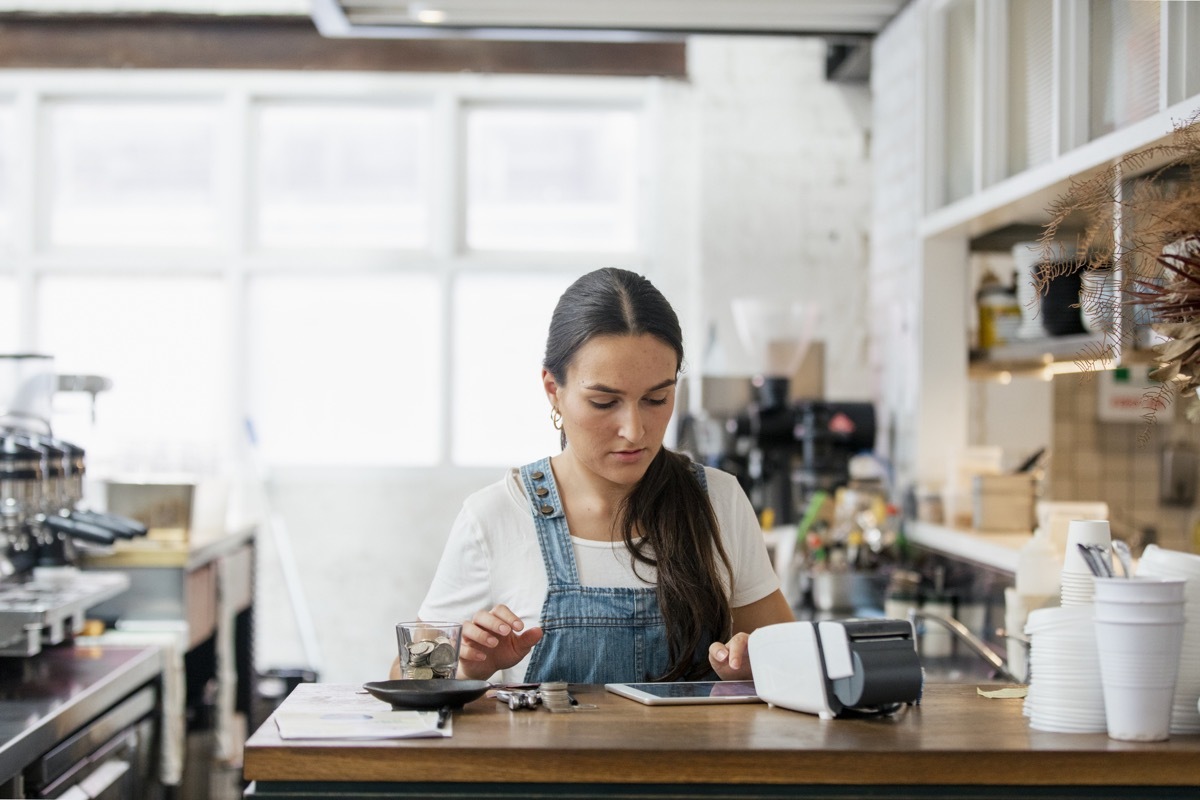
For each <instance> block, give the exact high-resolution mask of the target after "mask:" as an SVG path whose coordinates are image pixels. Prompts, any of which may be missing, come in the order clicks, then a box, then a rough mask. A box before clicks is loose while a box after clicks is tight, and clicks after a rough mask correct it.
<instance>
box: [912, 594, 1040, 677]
mask: <svg viewBox="0 0 1200 800" xmlns="http://www.w3.org/2000/svg"><path fill="white" fill-rule="evenodd" d="M918 620H924V621H926V622H936V623H937V624H939V625H941V626H942V627H943V628H946V629H947V630H949V631H950V632H951V633H953V634H954V635H955V636H957V637H958V638H959V639H961V640H962V641H963V642H965V643H966V644H967V646H968V647H970V648H971V650H973V651H974V652H975V654H976V655H978V656H979V657H980V658H982V659H983V660H984V661H986V662H987V663H988V664H990V665H991V666H992V668H993V669H994V670H996V672H997V673H998V674H999V675H1000V677H1002V678H1004V679H1005V680H1007V681H1012V682H1013V683H1024V681H1022V680H1021V679H1020V678H1018V677H1017V676H1016V675H1014V674H1013V673H1012V671H1011V670H1010V669H1009V668H1008V665H1007V664H1006V663H1004V659H1003V658H1001V657H1000V656H999V655H997V654H996V651H995V650H993V649H992V648H991V647H989V646H988V644H987V642H985V641H983V639H980V638H979V637H978V636H976V635H975V634H973V633H971V629H970V628H968V627H967V626H966V625H963V624H962V623H961V622H959V621H958V620H956V619H954V618H953V617H946V616H943V615H941V614H935V613H933V612H932V611H918V610H917V609H915V608H911V609H909V611H908V621H909V623H910V624H912V626H913V634H914V636H915V634H916V630H917V621H918Z"/></svg>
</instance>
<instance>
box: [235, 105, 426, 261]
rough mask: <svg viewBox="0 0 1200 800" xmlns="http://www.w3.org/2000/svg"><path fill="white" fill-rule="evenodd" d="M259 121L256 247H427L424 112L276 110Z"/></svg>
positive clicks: (263, 112)
mask: <svg viewBox="0 0 1200 800" xmlns="http://www.w3.org/2000/svg"><path fill="white" fill-rule="evenodd" d="M257 121H258V132H257V133H258V135H257V138H256V140H255V141H256V144H257V150H256V151H255V155H256V162H257V163H256V166H257V177H258V197H257V200H258V204H257V212H258V218H257V225H256V226H255V231H256V233H257V239H258V243H259V244H261V245H264V246H268V247H302V246H306V245H324V246H334V247H352V248H353V247H392V248H418V247H425V246H427V245H428V243H429V210H430V202H429V200H430V198H429V178H430V176H429V164H430V161H431V147H430V128H431V114H430V112H429V109H428V108H420V107H418V108H404V107H402V106H401V107H395V106H386V105H380V106H369V105H363V104H361V103H358V104H349V103H291V104H286V103H270V104H264V105H262V106H261V107H260V108H259V109H258V118H257Z"/></svg>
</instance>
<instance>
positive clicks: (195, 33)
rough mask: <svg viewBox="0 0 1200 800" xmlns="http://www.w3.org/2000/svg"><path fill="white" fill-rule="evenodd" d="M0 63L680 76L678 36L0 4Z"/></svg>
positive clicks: (682, 51)
mask: <svg viewBox="0 0 1200 800" xmlns="http://www.w3.org/2000/svg"><path fill="white" fill-rule="evenodd" d="M0 42H3V46H2V47H0V69H248V70H250V69H265V70H347V71H372V72H478V73H495V74H499V73H516V74H569V75H628V76H664V77H679V78H683V77H686V75H687V59H686V45H685V44H684V43H683V42H664V41H647V42H552V41H546V42H519V41H494V40H471V39H461V40H460V39H331V38H326V37H323V36H321V35H320V33H318V32H317V30H316V27H315V26H314V24H313V22H312V21H311V20H309V19H306V18H283V19H281V18H278V17H232V18H231V17H224V16H222V17H214V16H207V15H204V16H194V17H188V16H181V15H174V14H172V15H165V14H159V15H155V14H150V15H124V16H108V15H103V16H100V15H29V14H8V15H4V14H0Z"/></svg>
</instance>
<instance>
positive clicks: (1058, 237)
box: [1034, 110, 1200, 423]
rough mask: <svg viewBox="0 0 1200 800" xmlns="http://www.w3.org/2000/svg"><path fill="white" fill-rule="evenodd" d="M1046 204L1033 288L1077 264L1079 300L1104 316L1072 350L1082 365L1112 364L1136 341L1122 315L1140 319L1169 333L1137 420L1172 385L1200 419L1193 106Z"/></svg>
mask: <svg viewBox="0 0 1200 800" xmlns="http://www.w3.org/2000/svg"><path fill="white" fill-rule="evenodd" d="M1135 176H1136V179H1135V180H1128V178H1130V177H1135ZM1047 211H1048V213H1049V214H1050V222H1049V223H1047V224H1046V226H1045V228H1044V230H1043V233H1042V236H1041V239H1040V244H1041V247H1042V252H1043V258H1042V264H1041V265H1040V266H1039V268H1038V270H1037V272H1036V273H1035V275H1034V285H1035V288H1036V289H1037V291H1038V294H1039V295H1041V294H1044V293H1045V291H1046V289H1047V287H1048V286H1049V284H1050V282H1051V281H1052V280H1054V279H1055V278H1057V277H1059V276H1062V275H1068V274H1074V273H1076V272H1079V273H1082V274H1081V276H1080V277H1081V285H1082V289H1081V291H1080V306H1081V307H1082V308H1083V310H1084V313H1086V314H1088V315H1089V316H1090V317H1092V318H1093V319H1099V320H1103V322H1102V327H1101V333H1102V337H1101V341H1100V342H1098V343H1093V344H1092V345H1090V346H1089V347H1088V348H1086V350H1085V351H1084V352H1081V353H1080V356H1079V362H1080V363H1081V366H1084V367H1085V368H1096V367H1098V366H1100V365H1101V364H1102V363H1111V362H1112V361H1113V360H1114V359H1115V358H1116V356H1117V355H1118V354H1120V353H1122V352H1124V351H1125V349H1126V348H1130V347H1132V346H1134V344H1135V340H1134V337H1135V336H1136V334H1137V330H1136V328H1135V326H1134V325H1133V324H1129V323H1130V322H1131V321H1134V320H1136V321H1138V322H1140V323H1145V324H1148V325H1149V326H1150V327H1151V328H1152V330H1154V331H1155V332H1157V333H1159V334H1161V335H1162V336H1164V337H1167V338H1166V341H1164V342H1160V343H1158V344H1155V345H1154V346H1153V356H1152V358H1153V360H1154V362H1155V363H1156V364H1157V365H1158V366H1157V368H1156V369H1155V370H1154V371H1153V372H1152V373H1151V378H1152V379H1153V380H1155V381H1157V383H1155V384H1153V385H1151V386H1147V387H1146V389H1145V393H1144V396H1143V407H1144V408H1146V409H1147V412H1146V414H1145V415H1144V419H1145V420H1146V422H1147V423H1153V422H1154V421H1155V415H1156V409H1158V408H1162V407H1165V405H1166V404H1168V403H1170V402H1171V401H1172V400H1173V399H1174V396H1175V393H1176V392H1179V393H1180V396H1186V397H1189V398H1191V399H1192V401H1193V402H1192V403H1190V404H1189V408H1188V418H1189V419H1193V420H1197V419H1200V401H1196V392H1195V390H1196V389H1197V387H1200V110H1197V111H1196V112H1195V113H1193V114H1192V116H1191V117H1190V118H1188V119H1186V120H1183V121H1180V122H1177V123H1176V125H1175V127H1174V130H1173V132H1172V134H1171V136H1170V137H1169V138H1168V139H1167V140H1166V141H1164V142H1162V143H1159V144H1155V145H1152V146H1149V147H1146V148H1143V149H1141V150H1138V151H1136V152H1133V153H1130V154H1128V155H1126V156H1124V157H1122V158H1121V159H1119V160H1118V161H1116V162H1115V163H1113V164H1112V165H1111V166H1110V167H1109V168H1108V169H1106V170H1104V171H1103V172H1101V173H1100V174H1098V175H1095V176H1094V177H1092V178H1089V179H1087V180H1083V181H1078V182H1075V183H1073V184H1072V185H1071V186H1070V187H1069V189H1068V190H1067V191H1066V192H1065V193H1064V194H1063V195H1062V196H1061V197H1060V198H1059V199H1058V200H1057V201H1056V202H1055V203H1054V204H1053V205H1051V206H1050V207H1049V208H1048V209H1047ZM1068 232H1070V238H1071V239H1073V240H1074V241H1073V242H1072V241H1070V240H1068V239H1067V233H1068ZM1063 244H1066V245H1067V247H1068V249H1069V248H1070V247H1071V246H1072V244H1073V246H1074V256H1073V257H1072V258H1069V259H1067V260H1065V261H1064V260H1056V259H1055V258H1054V254H1055V253H1056V252H1059V251H1060V248H1061V246H1062V245H1063ZM1105 312H1108V313H1105ZM1122 320H1125V323H1126V324H1122Z"/></svg>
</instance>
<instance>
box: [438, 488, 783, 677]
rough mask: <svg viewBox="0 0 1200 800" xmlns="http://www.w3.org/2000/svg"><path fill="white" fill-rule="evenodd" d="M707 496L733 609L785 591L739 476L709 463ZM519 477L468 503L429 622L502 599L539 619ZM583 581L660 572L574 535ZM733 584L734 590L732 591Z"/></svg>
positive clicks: (540, 564) (512, 672) (535, 547)
mask: <svg viewBox="0 0 1200 800" xmlns="http://www.w3.org/2000/svg"><path fill="white" fill-rule="evenodd" d="M704 474H705V478H706V479H707V482H708V496H709V499H710V500H711V502H712V504H713V510H714V511H715V512H716V515H717V524H718V525H719V527H720V532H721V541H722V544H723V545H724V546H725V552H726V553H727V554H728V555H729V563H730V565H731V567H732V581H730V580H729V576H723V579H724V581H725V583H726V588H727V592H728V596H729V606H730V608H740V607H742V606H746V605H749V604H751V603H754V602H756V601H758V600H761V599H763V598H764V597H766V596H767V595H769V594H771V592H773V591H775V590H776V589H778V588H779V578H778V576H777V575H776V573H775V570H774V568H773V567H772V566H771V561H770V558H769V557H768V555H767V548H766V545H765V544H764V543H763V535H762V529H761V528H760V527H759V525H758V519H757V517H756V516H755V514H754V508H753V507H752V506H751V505H750V501H749V500H748V499H747V498H746V494H745V493H744V492H743V491H742V488H741V486H739V485H738V482H737V479H736V478H734V477H733V476H732V475H730V474H729V473H727V472H722V471H720V470H717V469H712V468H709V467H705V470H704ZM520 481H521V476H520V474H519V472H518V470H516V469H511V470H509V471H508V472H507V473H506V474H505V476H504V477H503V478H502V479H501V480H499V481H497V482H496V483H493V484H491V485H490V486H487V487H485V488H483V489H481V490H479V491H478V492H475V493H474V494H472V495H471V496H470V497H468V498H467V499H466V501H465V502H464V503H463V507H462V510H461V511H460V512H459V514H458V518H457V519H456V520H455V521H454V527H453V528H452V529H451V530H450V538H449V540H448V541H447V542H446V549H445V552H444V553H443V554H442V560H441V562H440V563H439V564H438V568H437V573H436V574H435V575H434V577H433V583H432V585H431V586H430V588H429V593H428V594H427V595H426V596H425V602H423V603H422V604H421V609H420V611H419V612H418V616H419V617H420V618H421V619H426V620H454V621H457V620H466V619H469V618H471V617H472V616H474V614H475V612H477V611H482V610H487V609H491V608H493V607H494V606H496V605H498V604H501V603H503V604H504V605H506V606H508V607H509V608H510V609H512V611H513V613H515V614H516V615H517V616H518V617H520V618H521V620H522V621H523V622H524V623H525V627H526V628H527V629H528V628H531V627H534V626H536V625H539V624H541V613H542V605H543V604H544V603H545V601H546V590H547V587H548V585H549V580H548V578H547V576H546V568H545V563H544V561H543V560H542V551H541V547H540V546H539V544H538V537H537V531H536V529H535V528H534V523H533V516H532V515H531V514H530V507H529V501H528V500H527V499H526V498H525V492H524V489H522V487H521V482H520ZM571 541H572V543H573V544H574V551H575V564H576V567H577V568H578V570H579V581H580V583H581V584H583V585H584V586H621V587H638V588H640V587H645V586H653V585H654V583H655V580H656V574H655V570H654V569H653V568H652V567H650V566H647V565H646V564H637V565H636V571H635V565H634V563H633V558H632V556H631V555H630V553H629V551H628V550H627V549H626V547H625V544H624V542H597V541H592V540H589V539H579V538H576V537H574V536H573V537H571ZM730 583H732V589H730ZM527 661H528V658H526V659H525V660H524V661H522V662H521V663H519V664H517V665H516V666H515V667H513V668H512V669H508V670H504V671H503V673H502V675H501V677H500V680H503V681H506V682H513V683H519V682H521V681H522V680H524V675H525V666H526V662H527Z"/></svg>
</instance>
